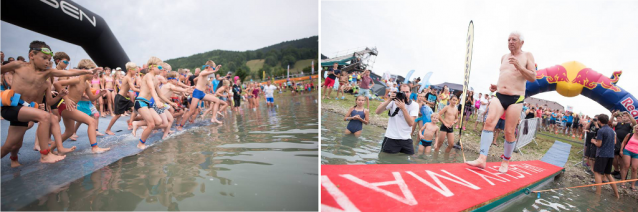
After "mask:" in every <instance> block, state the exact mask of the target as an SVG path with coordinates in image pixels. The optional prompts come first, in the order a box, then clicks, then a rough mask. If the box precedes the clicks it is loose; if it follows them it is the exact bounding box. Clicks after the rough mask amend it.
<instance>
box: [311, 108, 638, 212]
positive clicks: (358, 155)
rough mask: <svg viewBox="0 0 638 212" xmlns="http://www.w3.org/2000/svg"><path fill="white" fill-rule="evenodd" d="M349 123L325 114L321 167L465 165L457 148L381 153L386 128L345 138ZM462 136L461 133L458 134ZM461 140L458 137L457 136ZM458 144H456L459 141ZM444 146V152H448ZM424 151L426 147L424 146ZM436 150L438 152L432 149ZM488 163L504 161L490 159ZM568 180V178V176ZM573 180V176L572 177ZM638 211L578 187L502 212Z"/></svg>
mask: <svg viewBox="0 0 638 212" xmlns="http://www.w3.org/2000/svg"><path fill="white" fill-rule="evenodd" d="M347 124H348V122H346V121H343V116H342V115H338V114H336V113H332V112H323V113H322V114H321V164H401V163H403V164H405V163H462V162H463V157H462V154H461V152H460V151H458V150H456V149H454V150H452V152H451V153H450V155H449V156H446V155H445V154H443V153H441V154H440V155H437V154H432V156H408V155H406V154H402V153H398V154H385V153H381V154H380V153H379V152H380V150H381V142H382V141H383V137H384V134H385V129H383V128H381V127H376V126H369V125H364V126H363V133H362V134H361V136H360V137H358V138H357V137H354V136H352V135H345V134H344V130H345V129H346V126H347ZM456 132H457V133H458V131H456ZM455 136H456V137H458V134H456V135H455ZM455 142H456V141H455ZM444 147H445V144H444V146H442V147H441V151H442V152H443V151H444V149H445V148H444ZM421 148H422V147H421ZM432 151H434V149H432ZM477 155H478V154H476V153H472V152H465V157H466V158H467V159H474V158H476V157H477ZM488 161H500V159H498V158H493V157H491V158H488ZM565 177H567V176H565ZM565 177H562V178H559V180H557V181H555V182H552V183H550V184H549V185H547V186H546V187H544V188H543V189H553V188H564V187H571V186H579V185H578V184H573V185H572V184H570V183H569V182H568V180H565V179H564V178H565ZM569 177H571V176H569ZM565 210H571V211H638V204H637V203H636V200H635V199H633V198H631V197H627V196H621V199H616V197H615V196H614V195H613V192H612V191H609V190H605V189H603V192H602V195H601V196H600V197H599V196H597V195H596V194H595V191H594V190H593V189H592V188H577V189H572V190H561V191H557V192H546V193H542V194H541V198H538V199H537V198H536V195H529V196H526V197H525V198H523V199H521V200H519V201H517V202H515V203H513V204H512V205H510V206H509V207H506V208H504V209H501V210H500V211H565Z"/></svg>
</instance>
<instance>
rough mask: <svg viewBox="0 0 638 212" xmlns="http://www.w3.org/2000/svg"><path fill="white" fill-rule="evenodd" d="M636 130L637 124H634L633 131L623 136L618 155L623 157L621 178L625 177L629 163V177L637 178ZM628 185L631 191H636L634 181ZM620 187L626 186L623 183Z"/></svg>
mask: <svg viewBox="0 0 638 212" xmlns="http://www.w3.org/2000/svg"><path fill="white" fill-rule="evenodd" d="M636 131H638V125H634V133H630V134H629V135H627V136H625V139H623V142H622V145H621V148H620V149H622V151H621V152H620V156H621V157H622V159H623V166H622V170H621V172H620V175H621V178H620V179H622V180H624V179H626V177H627V171H629V165H630V164H631V178H630V179H638V134H635V133H636ZM629 186H630V187H631V190H632V191H633V192H636V191H637V190H636V181H634V182H630V183H629ZM621 187H622V188H627V187H626V186H625V185H622V186H621Z"/></svg>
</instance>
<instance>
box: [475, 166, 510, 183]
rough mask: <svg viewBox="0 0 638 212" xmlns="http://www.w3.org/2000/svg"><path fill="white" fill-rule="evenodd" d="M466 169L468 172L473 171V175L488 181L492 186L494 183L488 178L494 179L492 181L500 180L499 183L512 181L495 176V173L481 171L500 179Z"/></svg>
mask: <svg viewBox="0 0 638 212" xmlns="http://www.w3.org/2000/svg"><path fill="white" fill-rule="evenodd" d="M465 169H467V170H468V171H471V172H472V173H474V174H476V175H478V176H479V177H481V178H483V179H484V180H485V181H487V183H489V184H490V185H494V183H493V182H492V181H491V180H489V179H487V178H492V179H494V180H498V181H501V182H509V181H510V180H508V179H507V178H504V177H501V176H498V175H496V174H494V173H492V172H488V171H485V170H483V171H481V172H486V173H490V174H492V175H494V176H496V177H498V178H496V177H492V176H489V175H484V174H481V173H478V172H475V171H474V170H472V169H470V168H465Z"/></svg>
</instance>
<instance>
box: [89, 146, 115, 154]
mask: <svg viewBox="0 0 638 212" xmlns="http://www.w3.org/2000/svg"><path fill="white" fill-rule="evenodd" d="M109 149H111V148H100V147H97V146H94V147H93V148H91V151H92V152H93V153H102V152H106V151H109Z"/></svg>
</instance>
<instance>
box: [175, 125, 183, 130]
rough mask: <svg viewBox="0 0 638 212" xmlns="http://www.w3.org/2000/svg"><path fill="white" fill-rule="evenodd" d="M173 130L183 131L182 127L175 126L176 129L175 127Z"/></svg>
mask: <svg viewBox="0 0 638 212" xmlns="http://www.w3.org/2000/svg"><path fill="white" fill-rule="evenodd" d="M175 129H176V130H177V131H182V130H183V128H182V126H177V127H175Z"/></svg>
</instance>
